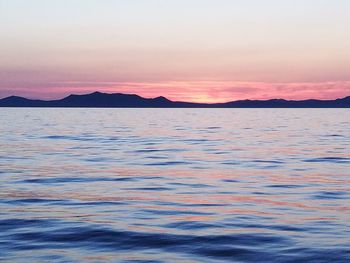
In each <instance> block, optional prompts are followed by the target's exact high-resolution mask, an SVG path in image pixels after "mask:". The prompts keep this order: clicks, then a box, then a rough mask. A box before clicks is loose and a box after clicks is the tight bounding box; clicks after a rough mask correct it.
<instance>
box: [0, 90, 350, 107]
mask: <svg viewBox="0 0 350 263" xmlns="http://www.w3.org/2000/svg"><path fill="white" fill-rule="evenodd" d="M0 107H72V108H78V107H79V108H83V107H86V108H350V97H346V98H343V99H336V100H302V101H292V100H283V99H272V100H240V101H231V102H227V103H214V104H204V103H190V102H178V101H171V100H168V99H167V98H165V97H157V98H153V99H147V98H143V97H140V96H138V95H135V94H122V93H113V94H108V93H101V92H94V93H90V94H85V95H69V96H68V97H65V98H63V99H60V100H51V101H44V100H31V99H26V98H22V97H18V96H10V97H7V98H3V99H0Z"/></svg>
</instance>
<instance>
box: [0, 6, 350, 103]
mask: <svg viewBox="0 0 350 263" xmlns="http://www.w3.org/2000/svg"><path fill="white" fill-rule="evenodd" d="M349 10H350V1H348V0H332V1H321V0H317V1H307V0H284V1H281V0H264V1H261V0H249V1H248V0H237V1H233V0H168V1H164V0H137V1H131V0H130V1H129V0H128V1H126V0H114V1H100V0H89V1H87V0H75V1H71V0H50V1H46V0H31V1H24V0H2V1H0V38H1V39H0V97H6V96H10V95H18V96H25V97H29V98H42V99H56V98H62V97H64V96H66V95H69V94H71V93H76V94H82V93H90V92H94V91H101V92H109V93H116V92H121V93H135V94H139V95H141V96H145V97H156V96H160V95H161V96H166V97H168V98H169V99H172V100H180V101H194V102H225V101H232V100H239V99H270V98H284V99H295V100H301V99H309V98H315V99H335V98H341V97H345V96H349V95H350V84H349V83H350V70H349V69H350V34H349V25H350V16H349Z"/></svg>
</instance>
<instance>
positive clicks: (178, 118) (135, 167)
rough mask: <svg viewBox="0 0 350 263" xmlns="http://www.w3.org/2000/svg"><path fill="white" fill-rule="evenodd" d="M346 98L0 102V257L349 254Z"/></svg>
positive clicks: (333, 257)
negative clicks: (108, 105)
mask: <svg viewBox="0 0 350 263" xmlns="http://www.w3.org/2000/svg"><path fill="white" fill-rule="evenodd" d="M349 171H350V118H349V112H348V110H346V109H322V110H321V109H307V110H303V109H274V110H273V109H161V110H159V109H158V110H157V109H1V111H0V233H1V235H0V260H8V261H9V262H13V261H21V262H22V261H23V259H26V262H30V261H32V262H40V261H44V262H45V261H50V262H67V261H69V262H72V261H73V262H74V261H76V262H82V261H84V262H103V261H114V262H116V261H121V262H135V261H143V262H144V261H148V262H217V261H229V262H232V261H238V262H257V261H259V262H300V261H304V262H305V261H307V262H330V261H332V262H350V172H349Z"/></svg>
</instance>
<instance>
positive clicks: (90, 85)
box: [0, 81, 350, 102]
mask: <svg viewBox="0 0 350 263" xmlns="http://www.w3.org/2000/svg"><path fill="white" fill-rule="evenodd" d="M47 89H49V90H50V92H45V90H47ZM93 91H101V92H106V93H129V94H134V93H136V94H138V95H140V96H143V97H146V98H154V97H157V96H165V97H167V98H168V99H171V100H178V101H191V102H227V101H232V100H241V99H261V100H264V99H272V98H284V99H290V100H303V99H308V98H314V99H337V98H343V97H346V96H350V81H343V82H320V83H310V82H305V83H263V82H228V81H226V82H219V81H192V82H181V81H173V82H148V83H147V82H140V83H133V82H85V83H83V82H67V83H52V84H51V85H47V84H46V83H45V84H44V85H42V86H40V85H38V86H36V87H35V88H34V87H29V88H24V89H21V88H18V87H17V88H11V89H9V90H4V91H2V93H3V94H1V93H0V95H2V96H3V97H4V96H6V95H8V94H12V95H19V96H26V97H29V98H41V99H57V98H62V97H64V96H67V95H69V94H71V93H74V94H86V93H90V92H93ZM320 91H322V92H320Z"/></svg>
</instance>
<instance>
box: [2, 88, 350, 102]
mask: <svg viewBox="0 0 350 263" xmlns="http://www.w3.org/2000/svg"><path fill="white" fill-rule="evenodd" d="M96 93H97V94H105V95H130V96H138V97H140V98H143V99H157V98H164V99H166V100H168V101H170V102H179V103H193V104H205V105H215V104H225V103H231V102H239V101H271V100H282V101H295V102H298V101H300V102H302V101H310V100H313V101H336V100H341V99H345V98H348V97H350V94H349V95H348V96H345V97H340V98H335V99H315V98H307V99H301V100H293V99H291V100H289V99H283V98H278V97H276V98H271V99H240V100H228V101H225V102H193V101H181V100H171V99H168V98H167V97H166V96H162V95H159V96H156V97H143V96H141V95H138V94H136V93H121V92H115V93H108V92H101V91H98V90H97V91H94V92H90V93H84V94H75V93H71V94H69V95H66V96H64V97H61V98H57V99H40V98H28V97H24V96H18V95H10V96H6V97H3V98H0V100H4V99H7V98H11V97H18V98H23V99H27V100H35V101H43V102H52V101H59V100H63V99H65V98H67V97H69V96H86V95H92V94H96Z"/></svg>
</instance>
